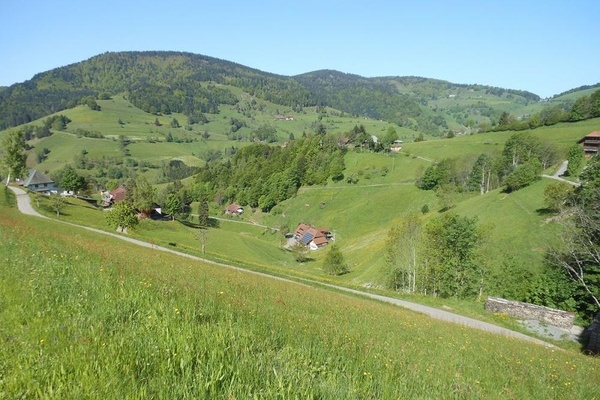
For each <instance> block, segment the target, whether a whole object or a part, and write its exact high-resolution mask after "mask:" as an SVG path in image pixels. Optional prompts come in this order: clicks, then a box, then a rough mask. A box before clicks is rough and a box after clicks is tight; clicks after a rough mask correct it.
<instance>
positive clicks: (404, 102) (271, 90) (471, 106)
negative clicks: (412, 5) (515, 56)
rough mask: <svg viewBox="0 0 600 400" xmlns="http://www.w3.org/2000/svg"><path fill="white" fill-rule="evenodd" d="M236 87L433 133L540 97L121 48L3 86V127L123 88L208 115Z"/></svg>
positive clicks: (146, 101) (164, 107)
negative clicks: (291, 72)
mask: <svg viewBox="0 0 600 400" xmlns="http://www.w3.org/2000/svg"><path fill="white" fill-rule="evenodd" d="M234 88H237V89H241V90H242V91H244V92H246V93H248V94H250V95H252V96H254V97H256V98H259V99H263V100H267V101H270V102H272V103H275V104H278V105H281V106H285V107H290V108H292V109H293V110H296V111H300V110H301V109H302V108H303V107H309V106H330V107H333V108H336V109H339V110H340V111H342V112H345V113H349V114H352V115H356V116H364V117H371V118H377V119H382V120H386V121H389V122H392V123H397V124H398V125H400V126H405V127H408V128H411V129H414V130H416V131H422V132H427V133H430V134H433V135H441V134H443V133H444V132H447V131H448V130H450V129H460V128H461V127H464V126H467V125H468V123H471V124H493V123H494V122H495V121H497V120H498V118H499V117H500V115H501V113H502V112H503V111H509V112H514V111H515V110H516V109H519V107H524V106H526V105H527V104H529V103H530V102H536V101H537V100H539V97H538V96H537V95H535V94H533V93H529V92H523V91H518V90H507V89H501V88H494V87H489V86H482V85H458V84H453V83H450V82H446V81H440V80H435V79H428V78H416V77H381V78H364V77H361V76H357V75H351V74H345V73H341V72H337V71H316V72H310V73H306V74H302V75H297V76H293V77H288V76H282V75H276V74H272V73H267V72H263V71H259V70H257V69H253V68H249V67H246V66H243V65H240V64H236V63H234V62H230V61H225V60H220V59H216V58H212V57H207V56H203V55H197V54H191V53H181V52H118V53H104V54H101V55H98V56H95V57H92V58H90V59H88V60H85V61H82V62H79V63H76V64H72V65H68V66H64V67H60V68H56V69H53V70H50V71H47V72H43V73H39V74H37V75H35V76H34V77H33V78H32V79H31V80H28V81H26V82H24V83H19V84H15V85H12V86H10V87H8V88H3V90H0V129H4V128H6V127H10V126H16V125H20V124H23V123H27V122H30V121H32V120H34V119H37V118H40V117H43V116H45V115H48V114H51V113H54V112H57V111H60V110H62V109H65V108H70V107H73V106H75V105H77V104H81V103H86V102H88V103H90V102H92V101H93V100H96V99H99V98H100V99H102V98H106V97H107V96H112V95H115V94H118V93H124V94H125V95H127V96H128V97H129V99H130V100H131V102H132V103H133V104H134V105H135V106H137V107H139V108H141V109H142V110H144V111H147V112H151V113H155V114H159V113H162V114H168V113H171V112H180V113H184V114H186V115H187V116H188V117H189V118H192V119H202V118H203V116H202V114H204V113H216V112H218V107H219V105H221V104H235V103H236V102H237V101H238V98H239V96H237V95H236V94H235V93H234V92H235V90H232V89H234ZM238 93H239V90H238Z"/></svg>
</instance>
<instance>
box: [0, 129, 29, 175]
mask: <svg viewBox="0 0 600 400" xmlns="http://www.w3.org/2000/svg"><path fill="white" fill-rule="evenodd" d="M2 150H3V152H4V154H3V156H2V164H3V165H4V167H5V169H6V170H7V178H6V184H7V185H8V184H9V183H10V178H11V176H14V177H15V178H20V177H22V176H23V174H24V173H25V162H26V160H27V153H25V139H24V137H23V132H22V131H20V130H19V131H12V132H9V133H8V134H7V135H6V136H5V137H4V140H3V141H2Z"/></svg>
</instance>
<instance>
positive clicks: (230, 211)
mask: <svg viewBox="0 0 600 400" xmlns="http://www.w3.org/2000/svg"><path fill="white" fill-rule="evenodd" d="M243 213H244V209H243V208H242V206H239V205H237V204H235V203H233V204H230V205H228V206H227V208H226V209H225V214H226V215H233V216H235V217H239V216H241V215H242V214H243Z"/></svg>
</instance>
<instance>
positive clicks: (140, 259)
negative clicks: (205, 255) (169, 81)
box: [0, 191, 600, 399]
mask: <svg viewBox="0 0 600 400" xmlns="http://www.w3.org/2000/svg"><path fill="white" fill-rule="evenodd" d="M4 193H5V194H4V195H3V196H2V198H1V199H0V257H1V258H2V259H3V260H5V261H6V262H3V263H0V272H1V273H0V292H1V293H2V307H1V308H0V316H1V317H2V321H3V324H2V328H1V329H0V339H1V340H0V343H2V344H1V345H0V348H1V349H2V354H3V357H2V358H1V360H0V372H1V374H2V379H1V380H0V395H1V397H3V398H16V397H49V398H89V397H93V398H96V397H105V398H147V397H156V398H186V397H193V398H240V397H248V396H250V397H254V396H255V397H260V398H278V397H280V398H293V397H301V398H315V397H318V398H323V399H339V398H341V397H345V398H349V399H353V398H378V399H396V398H398V397H402V398H420V397H423V396H424V394H426V396H427V397H430V396H433V397H440V398H444V397H447V396H448V394H449V393H452V394H453V396H455V397H460V398H463V397H464V398H471V397H479V398H506V397H507V396H509V397H511V396H512V397H516V398H531V399H537V398H539V399H547V398H593V397H594V396H595V394H596V389H597V385H598V383H600V382H599V381H598V365H597V364H598V363H597V360H596V359H594V358H590V357H585V356H583V355H581V354H579V353H578V352H576V351H558V350H556V349H550V348H546V347H543V346H540V345H536V344H530V343H527V342H523V341H521V340H516V339H508V338H505V337H502V336H497V335H493V334H490V333H484V332H480V331H474V330H472V329H469V328H466V327H460V326H458V325H454V324H449V323H443V322H437V321H435V320H432V319H430V318H428V317H425V316H423V315H420V314H417V313H414V312H409V311H407V310H403V309H400V308H398V307H395V306H392V305H386V304H381V303H378V302H375V301H371V300H365V299H362V298H357V297H353V296H348V295H342V294H339V293H335V292H332V291H328V290H324V289H322V288H318V287H311V286H306V285H297V284H293V283H290V282H281V281H278V280H273V279H268V278H266V277H262V276H257V275H252V274H247V273H243V272H240V271H236V270H231V269H227V268H223V267H219V266H215V265H211V264H208V263H203V262H197V261H193V260H186V259H184V258H182V257H178V256H175V255H172V254H167V253H163V252H155V251H153V250H151V249H143V248H140V247H137V246H134V245H131V244H126V243H123V242H121V241H118V243H117V240H116V239H114V238H110V237H107V236H104V235H98V234H95V233H92V232H88V231H85V230H82V229H78V228H73V227H70V226H66V225H63V224H60V223H56V222H53V221H46V220H39V219H37V218H29V217H24V216H21V215H18V213H17V211H16V210H15V208H14V203H15V200H14V197H13V196H12V194H8V192H7V191H4Z"/></svg>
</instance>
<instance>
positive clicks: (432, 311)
mask: <svg viewBox="0 0 600 400" xmlns="http://www.w3.org/2000/svg"><path fill="white" fill-rule="evenodd" d="M9 189H11V190H12V191H13V192H14V193H15V195H16V197H17V207H18V209H19V211H20V212H22V213H23V214H26V215H30V216H34V217H38V218H46V219H51V218H48V217H46V216H44V215H42V214H40V213H38V212H37V211H36V210H35V209H34V208H33V207H32V206H31V201H30V199H29V195H28V194H27V193H26V192H25V191H24V190H23V189H20V188H17V187H14V186H9ZM55 221H56V220H55ZM57 222H60V223H64V224H67V225H71V226H74V227H78V228H81V229H86V230H88V231H92V232H96V233H99V234H102V235H108V236H112V237H114V238H117V239H120V240H124V241H126V242H129V243H133V244H136V245H138V246H143V247H147V248H150V249H154V250H157V251H164V252H167V253H172V254H176V255H178V256H180V257H186V258H189V259H192V260H196V261H201V262H204V263H209V264H212V265H218V266H220V267H224V268H230V269H234V270H237V271H240V272H244V273H249V274H255V275H260V276H263V277H266V278H270V279H277V280H279V281H284V282H288V283H290V284H294V285H306V286H311V287H314V286H321V287H328V288H332V289H335V290H337V291H341V292H346V293H351V294H353V295H358V296H362V297H367V298H370V299H374V300H378V301H382V302H385V303H391V304H394V305H396V306H399V307H403V308H407V309H409V310H413V311H416V312H419V313H422V314H425V315H427V316H429V317H431V318H435V319H438V320H441V321H446V322H451V323H454V324H459V325H464V326H467V327H471V328H475V329H479V330H482V331H486V332H492V333H495V334H499V335H504V336H508V337H513V338H517V339H520V340H526V341H529V342H533V343H537V344H540V345H543V346H546V347H552V348H554V347H555V346H553V345H552V344H550V343H547V342H544V341H542V340H539V339H536V338H533V337H531V336H527V335H525V334H523V333H520V332H515V331H512V330H510V329H506V328H502V327H500V326H497V325H494V324H490V323H487V322H483V321H478V320H476V319H473V318H469V317H464V316H462V315H458V314H454V313H451V312H448V311H444V310H439V309H437V308H433V307H428V306H424V305H422V304H417V303H412V302H409V301H405V300H400V299H396V298H393V297H387V296H382V295H377V294H372V293H367V292H362V291H360V290H355V289H350V288H347V287H343V286H336V285H330V284H326V283H322V282H318V281H312V280H308V279H302V280H301V281H303V282H306V283H305V284H303V283H301V282H298V281H295V280H291V279H286V278H281V277H277V276H273V275H269V274H265V273H261V272H256V271H250V270H246V269H243V268H239V267H235V266H233V265H229V264H223V263H218V262H215V261H211V260H207V259H204V258H201V257H196V256H192V255H189V254H185V253H181V252H178V251H175V250H172V249H169V248H166V247H161V246H156V245H154V244H151V243H148V242H144V241H141V240H137V239H132V238H129V237H127V236H123V235H118V234H116V233H111V232H106V231H102V230H100V229H95V228H90V227H86V226H83V225H76V224H72V223H69V222H63V221H57Z"/></svg>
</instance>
